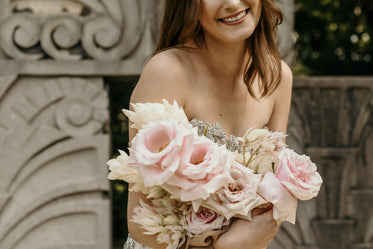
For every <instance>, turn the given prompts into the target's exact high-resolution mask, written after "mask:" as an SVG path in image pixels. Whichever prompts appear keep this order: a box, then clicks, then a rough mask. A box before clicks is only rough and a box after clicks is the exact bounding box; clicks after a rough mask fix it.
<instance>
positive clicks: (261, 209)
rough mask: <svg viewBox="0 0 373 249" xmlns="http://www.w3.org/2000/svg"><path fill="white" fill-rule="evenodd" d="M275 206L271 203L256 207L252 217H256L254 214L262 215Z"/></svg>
mask: <svg viewBox="0 0 373 249" xmlns="http://www.w3.org/2000/svg"><path fill="white" fill-rule="evenodd" d="M272 208H273V204H272V203H269V205H268V206H266V207H257V208H254V209H253V210H252V211H251V217H254V216H257V215H261V214H263V213H265V212H267V211H269V210H271V209H272Z"/></svg>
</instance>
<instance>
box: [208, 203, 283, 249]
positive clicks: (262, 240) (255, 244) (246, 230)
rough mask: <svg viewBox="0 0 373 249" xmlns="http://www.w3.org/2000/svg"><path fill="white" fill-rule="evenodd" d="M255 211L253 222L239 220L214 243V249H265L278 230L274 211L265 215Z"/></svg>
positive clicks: (271, 210)
mask: <svg viewBox="0 0 373 249" xmlns="http://www.w3.org/2000/svg"><path fill="white" fill-rule="evenodd" d="M261 212H262V211H260V210H258V209H255V210H253V213H252V216H253V218H252V221H247V220H243V219H237V220H235V221H233V223H232V224H231V227H230V229H229V230H228V231H227V232H226V233H224V234H223V235H221V236H220V237H219V239H218V240H217V241H215V242H214V243H213V248H214V249H227V248H234V249H263V248H266V247H267V246H268V244H269V243H270V242H271V241H272V240H273V237H274V236H275V235H276V233H277V230H278V225H277V222H276V220H274V219H273V209H272V208H271V209H270V210H268V211H265V212H264V213H261Z"/></svg>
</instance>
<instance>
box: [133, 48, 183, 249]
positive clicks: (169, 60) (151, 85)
mask: <svg viewBox="0 0 373 249" xmlns="http://www.w3.org/2000/svg"><path fill="white" fill-rule="evenodd" d="M185 80H187V78H186V75H184V71H183V68H182V67H181V65H180V61H179V60H178V58H177V57H176V56H174V55H173V54H172V52H168V53H161V54H158V55H156V56H155V57H153V58H152V59H151V60H150V61H149V63H148V64H147V65H146V67H145V68H144V71H143V73H142V74H141V77H140V79H139V82H138V83H137V85H136V88H135V89H134V91H133V93H132V96H131V101H130V102H131V103H145V102H152V103H156V102H159V103H160V102H162V99H166V100H168V101H169V102H170V103H172V102H173V100H176V101H177V102H178V104H179V105H181V106H183V104H184V99H183V96H184V94H185V92H186V89H185V87H184V86H185V84H184V81H185ZM136 132H137V131H136V130H135V129H132V128H130V129H129V139H130V141H131V140H132V139H133V137H134V136H135V135H136ZM145 197H146V196H145V195H144V194H142V193H138V192H129V195H128V208H127V216H128V231H129V233H130V234H131V237H132V238H133V239H134V240H135V241H138V242H139V243H141V244H143V245H145V246H148V247H151V248H154V249H165V248H166V247H167V245H166V244H160V243H158V242H157V241H156V236H155V235H145V234H144V232H145V230H144V229H143V228H142V227H141V226H140V225H139V224H137V223H134V222H132V221H131V218H132V217H133V216H134V211H133V210H134V208H135V207H136V206H139V205H140V200H143V201H145V202H146V199H145Z"/></svg>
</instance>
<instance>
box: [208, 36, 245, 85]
mask: <svg viewBox="0 0 373 249" xmlns="http://www.w3.org/2000/svg"><path fill="white" fill-rule="evenodd" d="M205 43H206V46H202V48H201V55H202V57H203V59H204V60H205V61H206V62H207V63H206V64H207V65H208V67H209V70H211V71H212V72H213V73H214V75H216V76H217V77H219V78H220V79H226V80H228V81H229V82H232V83H234V82H237V79H242V75H243V73H244V70H245V66H246V63H247V61H248V60H249V55H248V53H247V44H246V41H239V42H236V43H222V42H219V41H217V40H214V39H213V38H212V37H209V36H207V35H206V37H205ZM225 82H227V81H225Z"/></svg>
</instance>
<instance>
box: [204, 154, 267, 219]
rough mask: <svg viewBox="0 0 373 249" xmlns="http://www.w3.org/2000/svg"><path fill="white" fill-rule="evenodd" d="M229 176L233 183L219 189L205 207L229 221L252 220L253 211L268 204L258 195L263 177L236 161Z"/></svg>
mask: <svg viewBox="0 0 373 249" xmlns="http://www.w3.org/2000/svg"><path fill="white" fill-rule="evenodd" d="M229 174H230V176H231V177H232V181H231V182H230V183H229V184H227V185H225V186H223V187H222V188H220V189H218V190H217V191H216V193H215V194H212V195H211V197H210V198H208V199H207V200H206V202H205V203H204V204H203V205H204V206H207V207H209V208H211V209H213V210H215V211H217V212H219V213H221V214H223V215H224V216H225V217H226V218H227V219H230V218H231V217H233V216H236V217H238V216H239V217H242V218H246V219H250V212H251V210H252V209H253V208H255V207H257V206H259V205H261V204H264V203H265V202H266V201H265V200H264V199H263V198H261V197H260V196H259V195H258V194H257V188H258V186H259V183H260V180H261V175H258V174H254V173H253V170H251V169H249V168H246V167H245V166H243V165H241V164H240V163H238V162H236V161H235V162H234V163H233V164H232V167H231V168H230V169H229Z"/></svg>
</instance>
